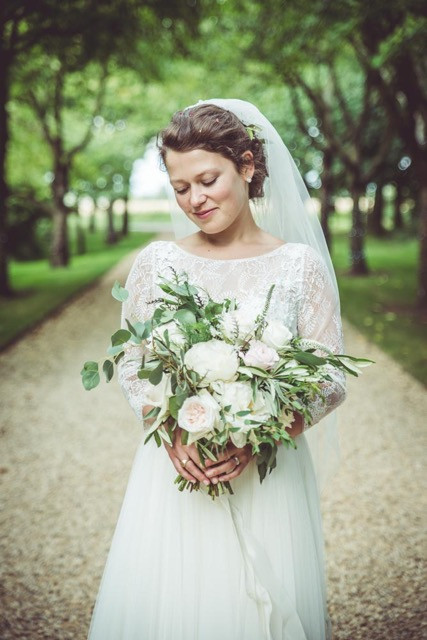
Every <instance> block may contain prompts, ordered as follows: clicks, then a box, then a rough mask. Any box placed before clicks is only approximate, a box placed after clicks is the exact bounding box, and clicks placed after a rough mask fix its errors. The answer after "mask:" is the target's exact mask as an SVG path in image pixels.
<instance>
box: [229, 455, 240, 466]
mask: <svg viewBox="0 0 427 640" xmlns="http://www.w3.org/2000/svg"><path fill="white" fill-rule="evenodd" d="M231 459H232V460H234V462H235V463H236V467H238V466H239V464H240V460H239V457H238V456H233V457H232V458H231Z"/></svg>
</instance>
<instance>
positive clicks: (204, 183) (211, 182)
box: [175, 177, 217, 195]
mask: <svg viewBox="0 0 427 640" xmlns="http://www.w3.org/2000/svg"><path fill="white" fill-rule="evenodd" d="M216 180H217V178H216V177H215V178H213V180H209V181H202V185H203V186H205V187H210V186H211V185H213V184H215V182H216ZM187 191H188V187H183V188H182V189H175V193H178V194H179V195H184V193H186V192H187Z"/></svg>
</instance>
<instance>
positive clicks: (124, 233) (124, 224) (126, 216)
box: [122, 194, 129, 236]
mask: <svg viewBox="0 0 427 640" xmlns="http://www.w3.org/2000/svg"><path fill="white" fill-rule="evenodd" d="M124 200H125V210H124V211H123V221H122V236H127V235H128V233H129V211H128V202H129V197H128V194H126V196H125V199H124Z"/></svg>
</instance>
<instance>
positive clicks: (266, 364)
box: [242, 340, 279, 369]
mask: <svg viewBox="0 0 427 640" xmlns="http://www.w3.org/2000/svg"><path fill="white" fill-rule="evenodd" d="M242 358H243V361H244V363H245V364H246V365H247V366H248V367H259V368H260V369H271V368H272V367H274V365H275V364H276V363H277V362H279V356H278V354H277V351H275V349H272V348H271V347H268V346H267V345H266V344H265V343H264V342H261V340H251V341H250V343H249V349H248V351H247V352H246V353H244V354H243V355H242Z"/></svg>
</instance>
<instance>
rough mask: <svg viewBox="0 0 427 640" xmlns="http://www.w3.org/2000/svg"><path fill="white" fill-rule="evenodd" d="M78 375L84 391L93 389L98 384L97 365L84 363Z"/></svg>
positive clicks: (90, 362)
mask: <svg viewBox="0 0 427 640" xmlns="http://www.w3.org/2000/svg"><path fill="white" fill-rule="evenodd" d="M80 375H81V377H82V383H83V386H84V388H85V389H86V391H90V390H91V389H94V388H95V387H97V386H98V384H99V382H100V377H99V367H98V363H97V362H93V361H92V360H90V361H88V362H85V363H84V365H83V369H82V370H81V371H80Z"/></svg>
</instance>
